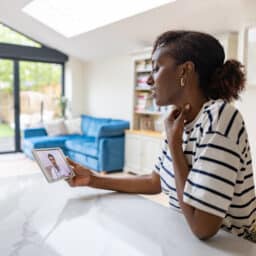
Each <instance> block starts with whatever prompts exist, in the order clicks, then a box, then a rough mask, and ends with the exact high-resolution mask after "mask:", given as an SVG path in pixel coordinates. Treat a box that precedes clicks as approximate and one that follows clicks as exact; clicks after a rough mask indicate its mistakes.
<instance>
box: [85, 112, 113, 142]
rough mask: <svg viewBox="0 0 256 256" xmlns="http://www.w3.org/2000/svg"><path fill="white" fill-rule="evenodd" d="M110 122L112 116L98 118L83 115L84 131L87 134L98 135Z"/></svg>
mask: <svg viewBox="0 0 256 256" xmlns="http://www.w3.org/2000/svg"><path fill="white" fill-rule="evenodd" d="M109 122H111V118H97V117H92V116H87V115H82V132H83V134H85V135H87V136H90V137H96V136H97V135H98V133H99V130H100V128H101V127H102V126H103V125H104V124H108V123H109Z"/></svg>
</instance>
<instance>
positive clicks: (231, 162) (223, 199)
mask: <svg viewBox="0 0 256 256" xmlns="http://www.w3.org/2000/svg"><path fill="white" fill-rule="evenodd" d="M238 152H239V151H238V148H237V145H236V144H235V143H234V142H232V141H231V140H230V139H229V138H227V137H225V136H223V135H221V134H219V133H208V134H207V133H206V134H205V135H203V138H202V139H201V141H200V144H199V145H197V154H196V160H195V162H194V164H193V166H192V169H191V170H190V172H189V175H188V177H187V180H186V183H185V188H184V193H183V201H184V202H185V203H187V204H189V205H192V206H194V207H195V208H197V209H200V210H202V211H205V212H208V213H211V214H213V215H217V216H219V217H222V218H224V217H225V215H226V212H227V210H228V208H229V206H230V204H231V201H232V197H233V193H234V187H235V183H236V178H237V173H238V169H239V163H240V156H239V154H238Z"/></svg>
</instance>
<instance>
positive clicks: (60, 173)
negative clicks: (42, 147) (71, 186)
mask: <svg viewBox="0 0 256 256" xmlns="http://www.w3.org/2000/svg"><path fill="white" fill-rule="evenodd" d="M48 159H49V160H50V162H51V165H49V166H46V170H47V172H48V173H49V174H50V175H51V177H52V179H54V180H56V179H59V178H62V177H67V176H69V175H70V171H68V170H66V169H65V168H61V167H60V165H58V164H57V162H56V159H55V157H54V156H53V155H52V154H48Z"/></svg>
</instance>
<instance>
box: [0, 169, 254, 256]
mask: <svg viewBox="0 0 256 256" xmlns="http://www.w3.org/2000/svg"><path fill="white" fill-rule="evenodd" d="M0 255H1V256H60V255H62V256H80V255H81V256H82V255H83V256H85V255H86V256H100V255H104V256H110V255H111V256H113V255H114V256H115V255H118V256H119V255H122V256H128V255H129V256H142V255H145V256H151V255H152V256H158V255H163V256H165V255H190V256H191V255H196V256H200V255H202V256H207V255H211V256H212V255H218V256H221V255H247V256H249V255H254V256H255V255H256V245H255V244H253V243H251V242H248V241H245V240H243V239H240V238H237V237H235V236H233V235H231V234H228V233H226V232H224V231H220V232H219V233H218V235H217V236H215V237H214V238H213V239H211V240H210V241H208V242H202V241H199V240H198V239H196V238H195V237H194V236H193V235H192V234H191V232H190V230H189V228H188V226H187V224H186V222H185V219H184V217H183V216H182V215H181V214H180V213H178V212H176V211H173V210H171V209H168V208H166V207H163V206H161V205H159V204H157V203H155V202H152V201H149V200H147V199H145V198H142V197H140V196H137V195H129V194H121V193H115V192H111V191H104V190H96V189H91V188H75V189H74V188H70V187H69V186H68V185H67V184H66V183H65V182H58V183H56V184H51V185H50V184H48V183H47V182H46V181H45V180H44V178H43V176H42V175H41V174H40V173H38V174H34V175H25V176H19V177H9V178H0Z"/></svg>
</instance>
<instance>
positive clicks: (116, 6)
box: [22, 0, 176, 37]
mask: <svg viewBox="0 0 256 256" xmlns="http://www.w3.org/2000/svg"><path fill="white" fill-rule="evenodd" d="M175 1H176V0H123V1H122V0H93V1H92V0H72V1H71V0H33V1H31V2H30V3H29V4H27V5H26V6H25V7H24V8H23V9H22V10H23V12H25V13H26V14H28V15H30V16H32V17H33V18H34V19H36V20H38V21H40V22H41V23H43V24H44V25H47V26H48V27H50V28H52V29H53V30H55V31H56V32H58V33H60V34H62V35H64V36H65V37H73V36H76V35H79V34H81V33H85V32H88V31H91V30H93V29H96V28H99V27H102V26H105V25H108V24H111V23H113V22H116V21H119V20H122V19H125V18H128V17H130V16H133V15H136V14H139V13H142V12H145V11H148V10H150V9H153V8H156V7H159V6H161V5H164V4H167V3H171V2H175Z"/></svg>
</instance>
